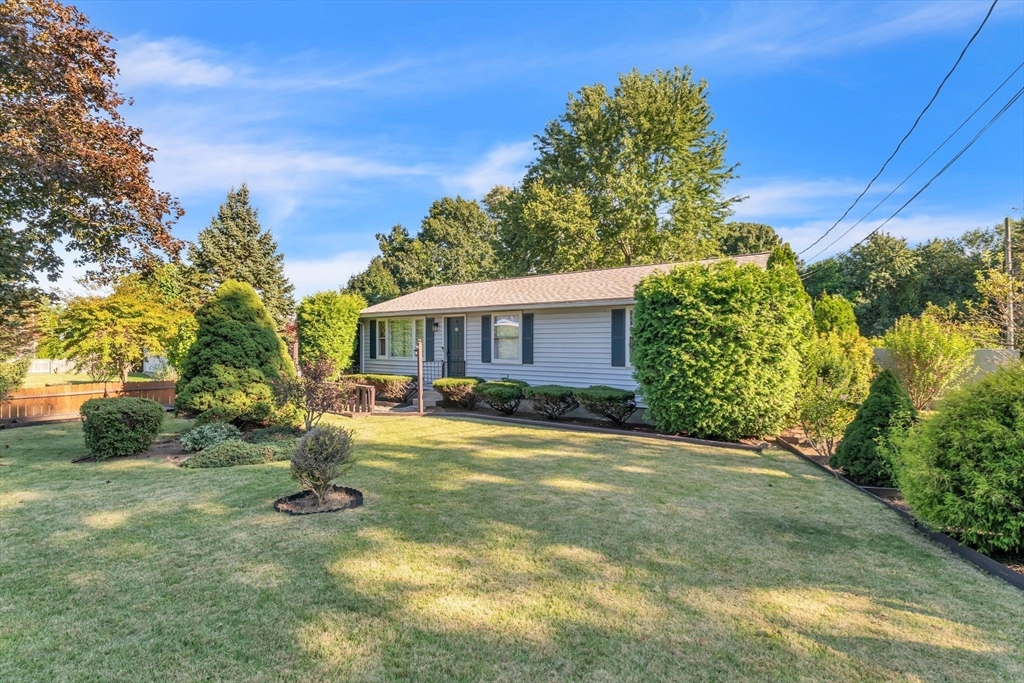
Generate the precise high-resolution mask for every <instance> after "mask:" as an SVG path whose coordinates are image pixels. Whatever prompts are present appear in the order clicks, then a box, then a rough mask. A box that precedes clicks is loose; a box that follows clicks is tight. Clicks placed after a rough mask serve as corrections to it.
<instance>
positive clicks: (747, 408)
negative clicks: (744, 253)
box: [631, 248, 813, 440]
mask: <svg viewBox="0 0 1024 683" xmlns="http://www.w3.org/2000/svg"><path fill="white" fill-rule="evenodd" d="M635 298H636V306H635V309H634V313H633V327H632V332H631V339H632V346H631V359H632V365H633V368H634V377H635V378H636V380H637V382H638V383H639V385H640V391H641V394H642V395H643V397H644V401H645V403H646V404H647V413H646V415H647V416H649V418H650V419H651V421H652V422H653V423H654V424H655V425H656V426H657V427H658V429H659V430H660V431H662V432H668V433H676V432H681V433H683V434H688V435H690V436H697V437H702V438H712V439H726V440H735V439H738V438H741V437H746V436H763V435H765V434H772V433H777V432H778V431H779V430H781V429H782V428H784V427H786V426H788V425H787V422H786V421H787V418H788V417H789V416H790V415H791V414H792V411H793V406H794V403H795V401H796V395H797V390H798V389H799V387H800V383H801V358H802V355H803V352H804V349H805V347H806V345H807V344H808V342H809V340H810V338H811V334H812V331H813V318H812V316H811V305H810V297H808V296H807V293H806V292H805V291H804V288H803V284H802V283H801V281H800V276H799V275H798V274H797V271H796V266H795V262H794V260H793V257H792V254H791V253H789V252H787V250H785V249H784V248H777V249H776V250H775V251H773V253H772V256H771V259H770V260H769V263H768V267H767V269H764V270H762V269H761V268H759V267H758V266H756V265H754V264H748V265H743V266H740V265H737V264H736V263H735V262H734V261H732V260H723V261H720V262H717V263H714V264H711V265H708V266H704V265H699V264H694V265H688V266H680V267H677V268H674V269H673V270H672V271H671V272H669V273H663V274H655V275H651V276H649V277H647V278H644V280H642V281H641V282H640V284H639V285H638V286H637V288H636V295H635Z"/></svg>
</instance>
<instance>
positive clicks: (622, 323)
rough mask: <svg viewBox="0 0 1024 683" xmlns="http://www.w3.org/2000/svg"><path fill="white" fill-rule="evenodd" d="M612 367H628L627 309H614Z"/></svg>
mask: <svg viewBox="0 0 1024 683" xmlns="http://www.w3.org/2000/svg"><path fill="white" fill-rule="evenodd" d="M612 367H616V368H624V367H626V309H625V308H613V309H612Z"/></svg>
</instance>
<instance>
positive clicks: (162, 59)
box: [117, 37, 238, 87]
mask: <svg viewBox="0 0 1024 683" xmlns="http://www.w3.org/2000/svg"><path fill="white" fill-rule="evenodd" d="M118 48H119V50H118V52H119V54H118V60H117V62H118V65H119V66H120V68H121V77H120V78H119V79H118V80H119V81H120V84H121V85H122V86H127V87H137V86H142V85H160V86H202V87H218V86H223V85H226V84H228V83H229V82H231V81H232V80H234V79H236V78H237V76H238V72H237V68H236V67H232V66H228V65H227V64H226V63H224V62H223V59H222V57H221V55H219V54H218V53H217V52H216V51H214V50H211V49H209V48H206V47H203V46H201V45H199V44H197V43H194V42H192V41H190V40H185V39H182V38H164V39H162V40H150V41H146V40H142V39H140V38H138V37H133V38H128V39H126V40H124V41H122V42H121V44H120V45H119V46H118Z"/></svg>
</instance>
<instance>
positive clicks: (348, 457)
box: [292, 425, 355, 507]
mask: <svg viewBox="0 0 1024 683" xmlns="http://www.w3.org/2000/svg"><path fill="white" fill-rule="evenodd" d="M354 462H355V458H354V456H353V453H352V432H350V431H348V430H347V429H345V428H343V427H335V426H333V425H322V426H319V427H315V428H313V429H311V430H310V431H309V432H307V433H306V435H305V436H303V437H302V438H301V439H299V442H298V443H297V444H295V452H294V453H293V454H292V476H293V477H295V478H296V479H298V480H299V483H301V484H302V488H303V490H305V491H310V492H312V494H313V495H314V496H315V497H316V504H317V507H319V506H321V505H323V502H324V498H325V497H326V496H327V494H328V492H329V491H330V489H331V482H333V481H334V480H335V479H337V478H338V477H340V476H342V475H343V474H345V473H346V472H348V470H349V469H350V468H351V467H352V464H353V463H354Z"/></svg>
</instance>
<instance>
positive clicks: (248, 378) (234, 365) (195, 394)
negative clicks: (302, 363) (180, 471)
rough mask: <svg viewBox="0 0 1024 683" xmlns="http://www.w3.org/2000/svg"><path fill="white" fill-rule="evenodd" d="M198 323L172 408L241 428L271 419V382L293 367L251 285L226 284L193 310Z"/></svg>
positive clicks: (293, 368)
mask: <svg viewBox="0 0 1024 683" xmlns="http://www.w3.org/2000/svg"><path fill="white" fill-rule="evenodd" d="M196 321H197V322H198V324H199V328H198V330H197V331H196V341H195V343H193V344H192V346H191V348H189V351H188V355H187V356H186V358H185V362H184V363H183V364H182V367H181V379H179V380H178V384H177V392H178V396H177V399H176V400H175V407H176V408H177V409H178V410H181V411H185V412H189V413H200V414H202V413H210V414H213V415H216V416H217V417H218V419H221V420H224V421H229V422H232V423H234V424H236V425H237V426H243V427H244V426H255V425H260V424H266V423H267V422H270V421H272V420H273V419H274V417H275V411H274V397H273V394H272V391H271V382H273V381H274V380H277V379H278V378H280V377H281V376H282V375H283V376H285V377H292V376H294V375H295V367H294V365H293V364H292V360H291V358H290V357H289V356H288V350H287V349H286V348H285V345H284V342H283V341H282V340H281V338H280V337H278V336H277V333H276V332H275V331H274V322H273V320H272V319H271V318H270V315H269V314H268V313H267V310H266V308H264V306H263V304H262V303H261V302H260V299H259V297H258V296H257V295H256V292H255V291H254V290H253V288H252V287H251V286H250V285H247V284H244V283H241V282H236V281H234V280H229V281H228V282H225V283H224V284H223V285H221V286H220V288H219V289H218V290H217V293H216V294H215V295H214V296H213V297H212V298H211V299H210V300H209V301H207V302H206V303H205V304H203V306H202V307H200V309H199V310H198V311H197V312H196Z"/></svg>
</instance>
